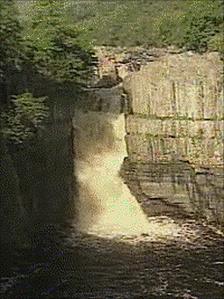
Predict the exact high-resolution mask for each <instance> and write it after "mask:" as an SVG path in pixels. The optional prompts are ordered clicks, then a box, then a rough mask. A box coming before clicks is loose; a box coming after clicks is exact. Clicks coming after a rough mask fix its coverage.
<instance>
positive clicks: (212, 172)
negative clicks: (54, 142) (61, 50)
mask: <svg viewBox="0 0 224 299" xmlns="http://www.w3.org/2000/svg"><path fill="white" fill-rule="evenodd" d="M97 53H98V54H97V55H98V58H99V70H98V74H97V76H98V80H97V83H96V84H95V85H94V86H93V87H92V88H91V89H90V90H89V92H88V94H89V96H88V97H87V99H86V104H85V105H86V107H87V108H86V109H87V110H94V111H102V112H105V113H107V112H110V113H115V114H116V113H117V114H119V113H121V112H125V118H126V121H125V123H126V144H127V151H128V157H127V158H126V159H125V161H124V164H123V176H124V179H125V180H126V182H127V183H128V184H129V187H130V188H131V190H132V192H133V193H134V195H135V196H136V197H137V198H138V199H139V200H140V201H143V202H147V205H146V206H147V207H149V213H151V214H152V215H154V214H158V213H161V214H163V213H164V207H165V206H166V208H165V211H166V212H167V211H169V207H171V212H172V213H173V211H174V210H176V211H177V214H178V213H180V212H181V211H183V212H186V213H187V214H188V215H189V214H192V216H193V217H195V216H198V217H199V218H202V219H205V220H206V221H209V222H211V223H213V224H215V225H217V226H219V227H221V226H223V225H224V188H223V187H224V174H223V150H224V148H223V137H224V116H223V112H224V110H223V109H224V106H223V85H222V83H223V77H222V76H223V74H222V65H223V63H222V62H221V61H220V58H219V56H218V54H216V53H208V54H204V55H199V54H193V53H191V52H187V53H178V51H174V50H173V49H168V50H165V49H149V50H146V49H141V48H139V49H106V48H100V49H98V51H97ZM164 203H165V204H164ZM167 207H168V208H167ZM180 207H181V208H180Z"/></svg>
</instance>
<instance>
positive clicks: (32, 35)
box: [26, 0, 93, 83]
mask: <svg viewBox="0 0 224 299" xmlns="http://www.w3.org/2000/svg"><path fill="white" fill-rule="evenodd" d="M66 7H67V1H59V0H40V1H38V2H34V3H33V5H32V6H31V15H32V18H30V19H29V21H28V24H29V26H28V28H29V29H28V31H26V40H27V42H28V45H29V52H28V56H29V58H30V60H31V61H32V63H33V65H34V66H35V67H36V69H37V71H38V72H39V73H41V74H42V75H44V76H45V77H48V78H51V79H54V80H55V81H59V82H74V81H75V82H78V83H82V82H83V81H84V80H86V79H87V78H88V75H89V74H90V71H91V68H90V66H91V65H92V61H93V53H92V51H91V49H90V46H89V45H87V44H85V43H84V42H82V41H80V40H79V35H80V30H79V29H78V28H77V26H75V25H73V24H69V23H68V22H67V19H66V14H65V12H66V9H65V8H66ZM29 22H30V23H29Z"/></svg>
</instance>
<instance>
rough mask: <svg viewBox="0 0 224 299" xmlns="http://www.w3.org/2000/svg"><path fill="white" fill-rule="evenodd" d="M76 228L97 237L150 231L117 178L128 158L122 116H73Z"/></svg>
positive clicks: (133, 199) (90, 113)
mask: <svg viewBox="0 0 224 299" xmlns="http://www.w3.org/2000/svg"><path fill="white" fill-rule="evenodd" d="M73 126H74V132H75V134H74V135H75V137H74V149H75V175H76V178H77V181H78V189H79V191H78V193H79V196H78V203H77V211H78V226H79V229H80V230H81V231H85V232H88V233H94V234H97V235H140V234H142V233H147V232H148V230H149V224H148V220H147V218H146V216H145V214H144V212H143V210H142V209H141V207H140V205H139V203H138V202H137V201H136V199H135V198H134V197H133V195H132V194H131V193H130V190H129V188H128V187H127V185H126V184H124V182H123V181H122V178H121V177H120V175H119V171H120V167H121V165H122V163H123V159H124V157H125V156H127V151H126V143H125V139H124V137H125V119H124V115H123V114H112V113H101V112H93V111H89V112H86V113H84V112H81V111H76V113H75V116H74V123H73Z"/></svg>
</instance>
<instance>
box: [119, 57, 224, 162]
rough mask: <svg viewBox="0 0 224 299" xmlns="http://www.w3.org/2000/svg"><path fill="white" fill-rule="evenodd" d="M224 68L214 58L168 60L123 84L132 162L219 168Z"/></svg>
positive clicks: (177, 58) (135, 74) (176, 58)
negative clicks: (169, 162)
mask: <svg viewBox="0 0 224 299" xmlns="http://www.w3.org/2000/svg"><path fill="white" fill-rule="evenodd" d="M221 71H222V64H221V62H220V61H219V58H218V56H217V55H216V54H208V55H203V56H201V55H189V54H179V55H166V56H164V57H163V58H161V59H160V60H159V61H156V62H152V63H151V64H149V65H148V66H145V67H143V68H142V69H141V71H139V72H137V73H134V74H132V75H131V76H129V77H127V78H126V79H125V80H124V87H125V90H126V91H127V93H128V95H129V99H130V106H131V111H130V112H131V113H132V115H128V116H127V144H128V149H129V158H130V159H131V160H133V161H135V160H144V161H146V160H147V161H173V160H185V161H188V162H189V163H191V164H192V165H195V166H196V167H198V166H202V165H203V166H208V165H210V166H212V167H213V166H221V165H222V163H223V130H222V128H223V88H222V77H221Z"/></svg>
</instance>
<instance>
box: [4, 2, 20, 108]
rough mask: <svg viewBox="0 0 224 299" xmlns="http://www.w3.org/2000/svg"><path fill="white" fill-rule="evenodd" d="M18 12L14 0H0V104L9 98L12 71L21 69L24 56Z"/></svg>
mask: <svg viewBox="0 0 224 299" xmlns="http://www.w3.org/2000/svg"><path fill="white" fill-rule="evenodd" d="M17 14H18V13H17V10H16V7H15V5H14V2H13V1H12V0H0V89H1V90H0V95H1V102H0V104H1V103H2V102H6V100H7V98H8V92H7V81H8V80H9V76H10V72H12V71H14V70H18V69H20V68H21V64H22V61H23V58H24V55H23V53H24V45H23V38H22V28H21V26H20V23H19V21H18V20H17V18H16V15H17Z"/></svg>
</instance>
